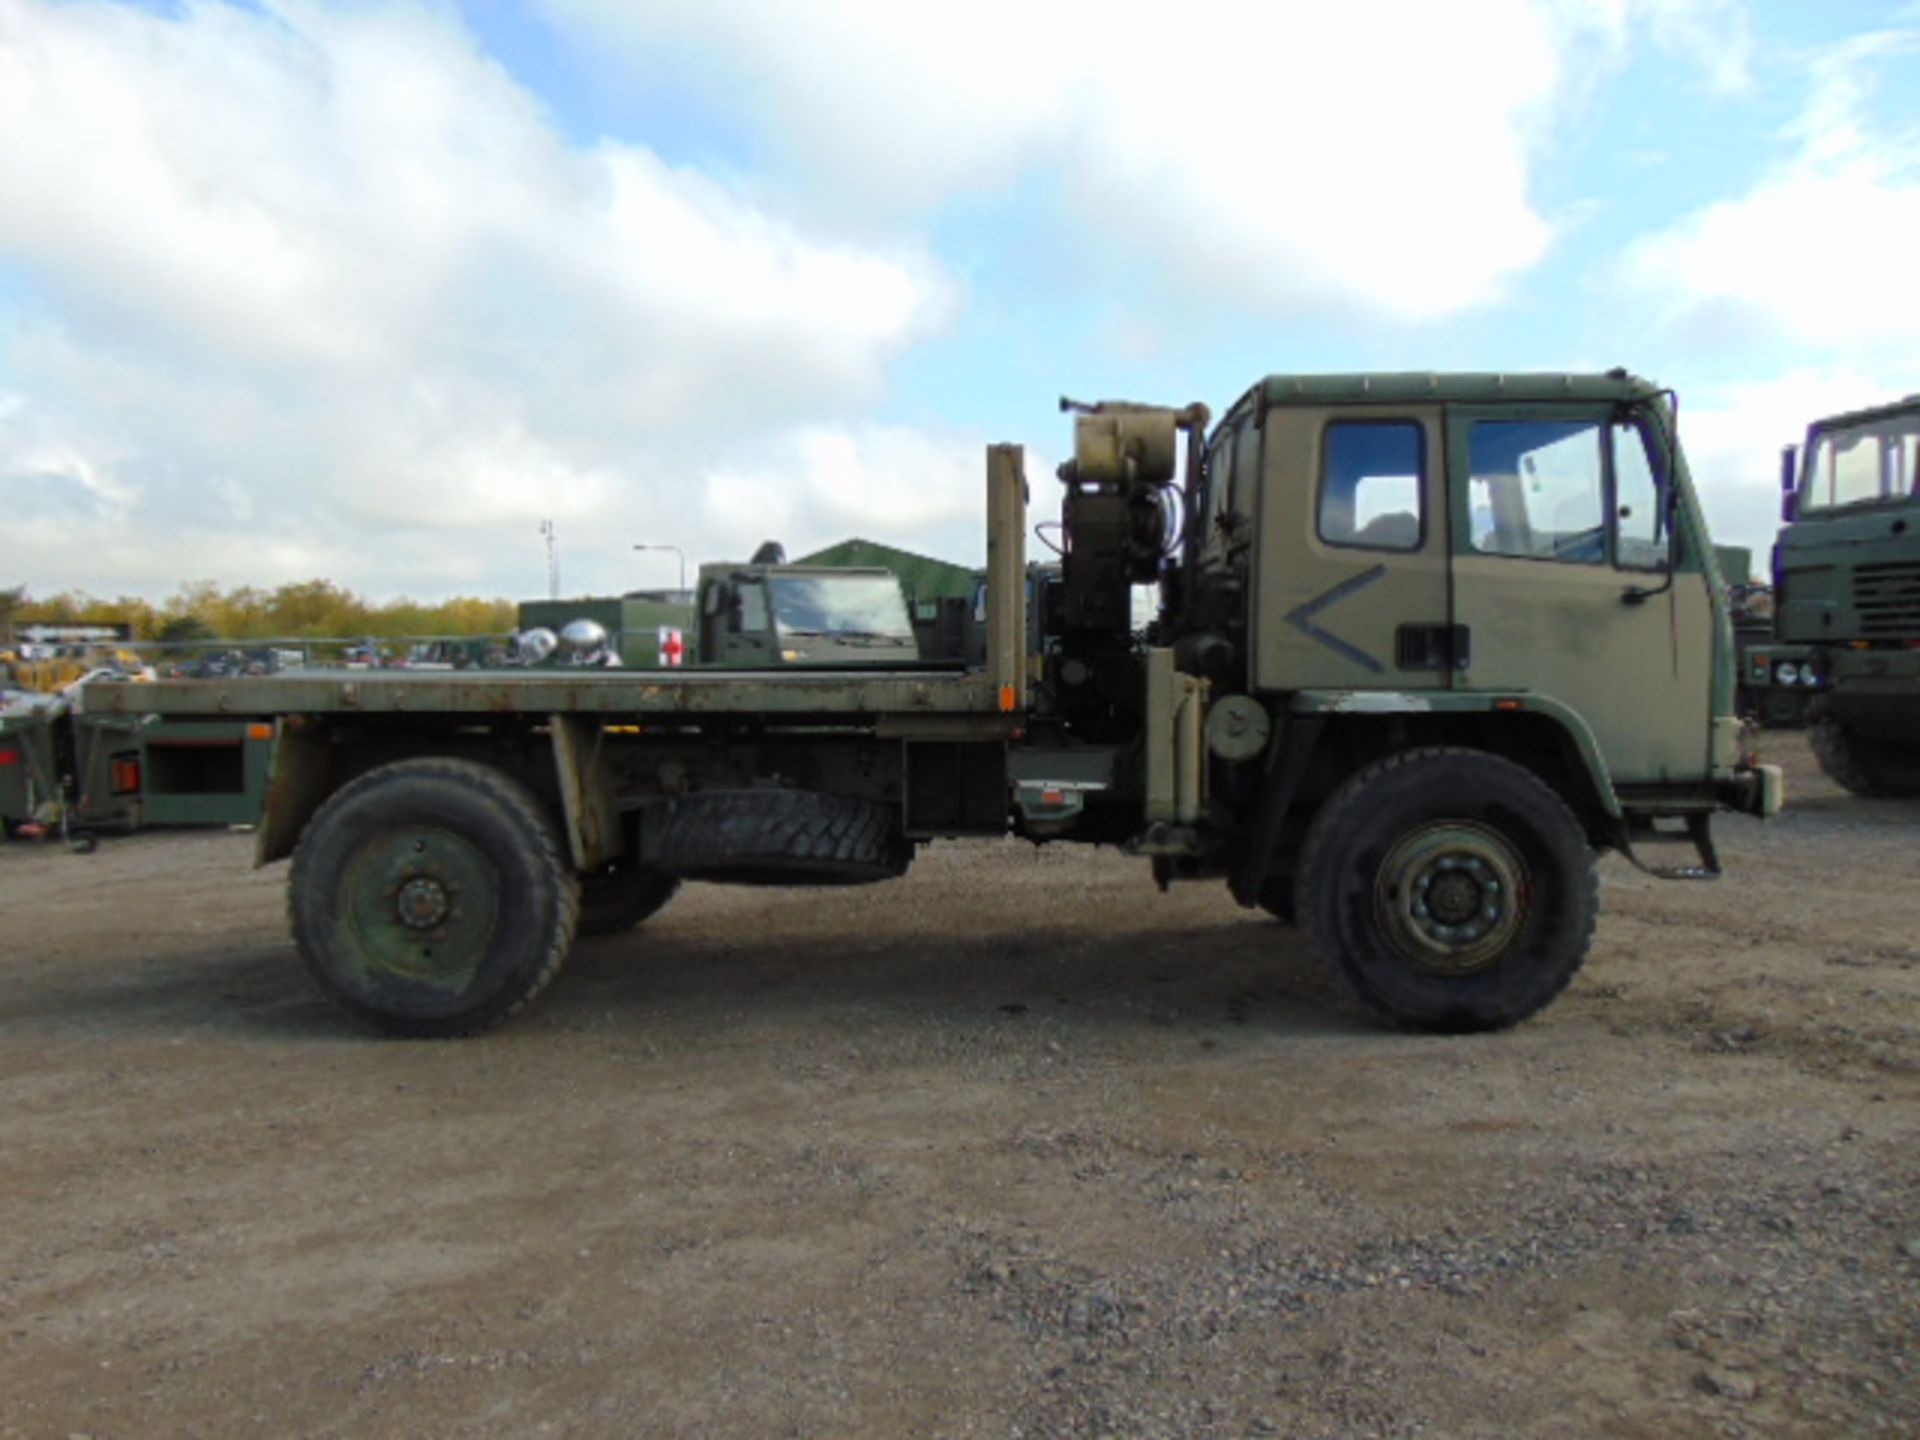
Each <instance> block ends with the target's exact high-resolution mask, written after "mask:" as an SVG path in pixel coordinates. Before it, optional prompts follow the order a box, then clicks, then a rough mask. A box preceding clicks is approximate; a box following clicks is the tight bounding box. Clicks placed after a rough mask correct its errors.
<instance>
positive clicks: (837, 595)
mask: <svg viewBox="0 0 1920 1440" xmlns="http://www.w3.org/2000/svg"><path fill="white" fill-rule="evenodd" d="M697 608H698V612H699V627H700V628H699V649H698V651H697V654H698V663H699V664H701V665H706V666H717V667H721V668H727V669H746V670H777V669H783V668H790V667H800V668H820V669H836V670H839V669H868V668H874V667H885V666H913V665H916V664H918V663H919V660H920V646H919V642H918V641H917V640H916V639H915V638H914V631H913V621H912V619H911V618H910V617H909V615H908V613H907V602H906V597H905V596H904V595H903V594H902V592H901V589H900V581H899V579H898V578H897V577H896V576H895V575H894V574H893V572H892V571H890V570H881V569H869V568H842V567H833V566H809V565H764V564H762V565H727V564H720V565H702V566H701V567H700V589H699V600H698V606H697Z"/></svg>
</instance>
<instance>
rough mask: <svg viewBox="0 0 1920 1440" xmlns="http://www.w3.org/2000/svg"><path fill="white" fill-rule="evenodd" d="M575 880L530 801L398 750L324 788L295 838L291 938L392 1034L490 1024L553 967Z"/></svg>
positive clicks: (512, 784) (321, 973)
mask: <svg viewBox="0 0 1920 1440" xmlns="http://www.w3.org/2000/svg"><path fill="white" fill-rule="evenodd" d="M579 904H580V895H579V884H578V881H577V879H576V878H575V876H574V873H573V867H572V866H571V864H570V863H568V861H567V859H566V858H565V857H564V855H563V854H562V850H561V845H560V841H559V838H558V837H557V836H556V835H555V833H554V829H553V825H552V823H551V822H550V820H549V818H548V816H547V814H546V812H545V811H544V810H542V809H541V807H540V805H539V803H538V802H537V801H536V800H535V799H534V797H533V796H532V795H531V794H530V793H529V792H528V791H527V789H526V787H525V786H523V785H521V784H520V783H519V782H518V781H517V780H514V779H513V778H512V777H510V776H508V775H505V774H503V773H501V772H500V771H498V770H494V769H491V768H489V767H488V766H485V765H476V764H474V763H472V762H471V761H466V760H447V759H425V760H403V761H399V762H397V763H395V764H391V765H383V766H382V767H380V768H379V769H378V770H373V771H369V772H368V773H367V774H365V775H362V776H360V777H359V778H358V779H357V780H355V781H353V782H352V783H351V784H349V785H347V786H345V787H344V788H343V789H341V790H340V791H339V792H338V793H337V794H335V795H334V796H333V797H332V798H331V799H329V800H328V801H327V803H326V804H325V805H323V806H321V807H320V810H319V812H318V813H317V814H315V816H314V817H313V819H312V820H311V821H309V822H308V824H307V828H306V832H305V833H304V834H303V835H302V836H301V837H300V846H299V848H298V849H297V850H296V851H295V852H294V856H293V871H292V875H291V877H290V879H289V882H288V907H289V909H290V910H291V911H292V919H293V934H294V939H295V941H296V942H297V944H298V945H299V948H300V956H301V958H302V959H303V960H304V961H305V962H306V965H307V970H308V971H309V973H310V974H311V975H312V976H313V979H314V982H315V983H316V984H317V985H319V987H320V988H321V990H323V991H324V992H325V993H326V994H327V996H328V997H329V998H330V999H332V1000H333V1001H335V1002H336V1003H337V1004H339V1005H340V1006H341V1007H343V1008H344V1009H346V1010H348V1011H350V1012H351V1013H352V1014H354V1015H356V1016H359V1017H360V1018H361V1019H363V1020H365V1021H367V1022H369V1023H371V1024H372V1025H374V1026H376V1027H378V1028H379V1029H382V1030H386V1031H388V1032H390V1033H393V1034H396V1035H415V1036H448V1035H466V1034H471V1033H473V1032H474V1031H478V1030H484V1029H486V1028H487V1027H489V1026H491V1025H497V1024H498V1023H500V1022H501V1021H502V1020H504V1019H506V1018H507V1017H508V1016H509V1015H511V1014H513V1013H514V1012H515V1011H516V1010H518V1009H520V1007H521V1006H523V1005H525V1004H526V1003H527V1002H528V1001H529V1000H531V999H532V998H533V997H534V996H535V995H536V994H538V993H539V992H540V991H541V990H542V989H543V988H544V987H545V986H546V985H547V983H548V982H549V981H550V980H552V979H553V977H554V975H555V974H556V973H558V971H559V969H560V964H561V962H562V961H563V960H564V959H565V958H566V955H567V951H568V950H569V949H570V948H571V946H572V944H573V934H574V926H575V923H576V922H577V919H578V916H579Z"/></svg>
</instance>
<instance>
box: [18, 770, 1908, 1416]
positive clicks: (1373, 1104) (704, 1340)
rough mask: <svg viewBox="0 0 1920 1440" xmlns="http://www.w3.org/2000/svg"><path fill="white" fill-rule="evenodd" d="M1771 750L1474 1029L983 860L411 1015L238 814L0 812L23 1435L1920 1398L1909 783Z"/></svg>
mask: <svg viewBox="0 0 1920 1440" xmlns="http://www.w3.org/2000/svg"><path fill="white" fill-rule="evenodd" d="M1769 748H1770V749H1772V750H1774V751H1777V752H1779V753H1778V754H1777V755H1774V756H1772V757H1770V758H1776V759H1781V760H1784V762H1785V763H1786V764H1787V765H1788V767H1789V771H1790V775H1791V781H1792V785H1791V793H1792V797H1793V809H1792V811H1791V813H1790V814H1789V815H1788V816H1787V817H1785V818H1784V819H1783V820H1781V821H1779V822H1775V823H1773V824H1771V825H1768V826H1765V827H1763V826H1760V825H1758V824H1755V823H1752V822H1746V821H1740V820H1729V821H1725V822H1723V823H1722V827H1721V834H1722V839H1723V845H1724V849H1725V852H1726V856H1727V861H1728V864H1729V868H1730V874H1729V877H1728V878H1727V879H1726V880H1724V881H1722V882H1720V883H1719V884H1716V885H1699V884H1696V885H1681V884H1666V883H1660V882H1656V881H1652V880H1648V879H1646V878H1644V877H1643V876H1641V875H1639V874H1638V873H1637V872H1635V871H1633V870H1631V869H1630V868H1628V867H1627V866H1625V865H1624V864H1622V863H1620V862H1619V861H1617V860H1609V861H1608V862H1607V864H1606V866H1605V871H1604V875H1605V886H1604V894H1605V898H1604V910H1603V915H1602V918H1601V922H1600V929H1599V934H1598V938H1597V940H1596V944H1595V948H1594V953H1593V956H1592V959H1591V960H1590V961H1589V963H1588V965H1587V967H1586V969H1585V970H1584V971H1583V973H1582V974H1581V976H1580V977H1579V978H1578V979H1577V980H1576V981H1575V982H1574V986H1573V988H1572V990H1571V991H1570V992H1569V994H1568V995H1567V996H1566V997H1564V998H1563V999H1562V1000H1561V1001H1560V1002H1558V1003H1557V1004H1556V1005H1555V1006H1553V1007H1552V1008H1551V1009H1549V1010H1548V1011H1547V1012H1546V1013H1545V1014H1544V1015H1542V1016H1541V1017H1539V1018H1538V1019H1536V1020H1534V1021H1532V1022H1530V1023H1529V1024H1527V1025H1524V1026H1522V1027H1520V1028H1519V1029H1517V1030H1515V1031H1512V1032H1510V1033H1507V1034H1504V1035H1496V1036H1490V1037H1477V1038H1471V1039H1430V1038H1413V1037H1407V1036H1400V1035H1392V1034H1386V1033H1382V1032H1380V1031H1377V1030H1373V1029H1370V1028H1368V1027H1366V1026H1365V1025H1364V1024H1362V1023H1361V1022H1359V1021H1358V1020H1357V1019H1356V1017H1355V1016H1354V1015H1353V1014H1352V1013H1351V1012H1350V1011H1348V1010H1347V1009H1345V1008H1344V1007H1343V1006H1342V1005H1341V1004H1340V1003H1338V1002H1337V1001H1336V1000H1335V998H1334V997H1333V995H1332V993H1331V992H1330V991H1329V989H1328V988H1327V987H1326V986H1325V985H1324V984H1323V983H1322V981H1321V979H1320V978H1319V975H1318V974H1317V972H1316V969H1315V967H1314V964H1313V961H1312V958H1311V956H1310V955H1309V954H1308V952H1307V950H1306V947H1305V946H1304V944H1303V943H1302V942H1301V940H1300V939H1299V938H1298V936H1297V935H1296V934H1295V933H1294V932H1293V931H1290V930H1287V929H1284V928H1282V927H1280V926H1278V925H1276V924H1274V923H1272V922H1271V921H1268V920H1266V919H1264V918H1263V917H1260V916H1258V915H1255V914H1250V913H1248V912H1244V911H1241V910H1239V909H1237V908H1236V907H1234V906H1233V905H1232V903H1231V902H1230V901H1229V900H1228V899H1227V898H1226V897H1225V895H1224V894H1223V893H1222V891H1221V890H1220V889H1219V888H1217V887H1213V886H1204V887H1203V886H1191V887H1185V888H1181V889H1176V890H1175V891H1174V893H1173V894H1171V895H1169V896H1161V895H1159V894H1157V893H1155V892H1154V890H1153V889H1152V887H1151V885H1150V884H1148V883H1147V879H1146V875H1145V872H1144V866H1143V865H1142V864H1141V863H1140V862H1135V861H1129V860H1127V859H1125V858H1123V857H1120V856H1117V855H1114V854H1111V853H1104V852H1082V851H1079V850H1077V849H1074V848H1070V847H1064V846H1061V847H1053V848H1050V849H1046V850H1039V851H1036V850H1033V849H1031V848H1029V847H1026V846H1023V845H1016V844H1004V845H1003V844H968V845H951V846H947V847H943V848H935V849H934V850H932V851H929V852H928V853H926V854H925V855H923V857H922V858H921V860H920V862H919V863H918V864H917V865H916V866H915V868H914V870H913V873H912V874H911V875H910V876H909V877H908V878H907V879H905V880H902V881H900V882H897V883H895V884H892V885H888V886H879V887H873V888H871V889H866V890H859V891H851V892H797V891H786V892H783V891H733V890H726V889H719V888H712V887H690V888H689V889H688V890H686V891H684V892H683V893H682V895H681V896H680V898H679V899H677V900H676V901H675V902H674V903H673V904H672V905H671V906H669V907H668V909H667V910H666V911H665V912H663V913H662V914H661V915H660V916H659V917H657V918H656V919H655V920H654V921H652V922H650V923H649V925H648V926H647V927H646V928H645V929H644V930H642V931H639V932H637V933H635V934H634V935H632V936H627V937H621V938H619V939H614V940H602V941H594V942H588V943H585V944H583V945H582V946H581V948H580V949H579V951H578V952H577V953H576V954H575V956H574V957H573V959H572V961H571V962H570V964H569V967H568V970H567V973H566V974H565V975H563V976H562V978H561V980H560V982H559V983H558V985H557V986H556V987H555V988H554V989H553V991H551V992H550V993H549V994H548V995H547V996H546V997H544V998H543V999H542V1000H541V1001H540V1002H539V1003H538V1004H537V1005H536V1006H535V1007H534V1008H533V1009H532V1010H531V1011H530V1012H528V1013H527V1014H526V1015H524V1016H522V1017H520V1018H519V1019H518V1020H516V1021H515V1022H514V1023H513V1024H512V1025H510V1026H509V1027H507V1028H506V1029H504V1030H502V1031H500V1032H497V1033H496V1034H494V1035H491V1036H488V1037H486V1038H483V1039H480V1040H477V1041H465V1042H457V1043H451V1044H432V1043H426V1044H420V1043H415V1044H409V1043H404V1042H396V1041H385V1040H379V1039H374V1038H369V1037H368V1036H366V1035H364V1034H362V1033H360V1032H357V1031H355V1030H354V1029H352V1028H351V1027H350V1026H348V1025H347V1024H346V1023H344V1022H343V1021H342V1019H341V1018H340V1017H339V1016H337V1015H336V1013H335V1012H334V1011H333V1010H331V1009H330V1008H329V1007H327V1006H326V1005H325V1004H324V1003H322V1002H321V1001H320V1000H319V999H318V998H317V997H316V995H315V993H314V992H313V991H312V989H311V988H310V987H309V985H308V984H307V982H306V980H305V977H304V976H303V974H302V973H301V971H300V969H299V965H298V963H297V960H296V958H295V956H294V953H293V949H292V946H291V944H290V943H289V942H288V940H287V938H286V935H285V928H284V916H283V894H282V891H283V886H284V882H285V874H284V869H283V868H282V867H276V868H274V869H272V870H268V871H262V872H257V873H256V872H250V871H249V870H248V869H247V868H246V863H247V857H248V847H249V843H250V842H249V840H248V839H247V837H244V836H235V835H225V834H217V835H204V834H175V835H159V834H155V835H145V836H139V837H134V838H130V839H125V840H115V841H109V842H108V843H107V844H105V845H104V846H103V847H102V849H101V851H100V852H99V853H98V854H97V855H94V856H92V857H89V858H84V859H82V858H69V857H66V856H64V855H60V854H58V853H55V852H54V851H53V850H52V849H51V848H50V847H44V846H30V845H24V844H14V845H10V846H4V847H0V951H3V952H4V955H5V959H6V983H7V989H6V998H5V1000H4V1001H0V1157H3V1158H0V1176H4V1183H0V1437H6V1440H14V1437H33V1440H38V1437H42V1436H49V1437H55V1440H62V1437H71V1436H75V1435H85V1436H90V1437H94V1440H108V1437H136V1436H137V1437H148V1436H168V1435H192V1436H220V1435H248V1436H254V1435H276V1436H277V1435H316V1436H325V1435H342V1436H346V1435H352V1436H361V1435H375V1436H413V1435H425V1436H496V1435H555V1436H574V1435H578V1436H630V1435H641V1434H645V1435H656V1434H659V1435H682V1434H684V1435H715V1436H745V1435H752V1436H761V1435H765V1436H775V1435H795V1436H805V1435H817V1436H845V1435H862V1434H870V1435H920V1434H926V1435H936V1434H938V1435H993V1436H1000V1435H1010V1436H1011V1435H1032V1436H1041V1435H1064V1434H1087V1435H1116V1436H1125V1435H1154V1436H1185V1435H1207V1436H1211V1435H1220V1436H1245V1435H1267V1434H1274V1435H1295V1436H1351V1435H1390V1436H1401V1435H1426V1436H1452V1435H1459V1436H1474V1435H1489V1436H1494V1435H1498V1436H1511V1435H1529V1436H1552V1435H1596V1434H1604V1435H1630V1436H1649V1437H1652V1436H1658V1437H1663V1440H1664V1437H1670V1436H1690V1435H1805V1436H1819V1437H1829V1436H1837V1435H1849V1436H1856V1435H1872V1434H1889V1435H1906V1436H1912V1435H1916V1434H1920V1329H1917V1327H1920V1185H1917V1184H1916V1181H1917V1180H1920V1146H1917V1145H1916V1143H1915V1142H1916V1130H1920V1112H1917V1110H1916V1100H1920V1043H1916V1042H1917V1041H1920V927H1917V926H1916V923H1915V921H1916V917H1917V916H1920V906H1917V905H1916V900H1915V895H1914V888H1913V870H1914V854H1915V847H1914V844H1913V839H1914V837H1915V834H1916V827H1920V804H1868V803H1866V802H1862V801H1857V800H1853V799H1851V798H1848V797H1846V796H1844V795H1842V794H1841V793H1839V792H1838V791H1836V790H1835V789H1834V788H1833V787H1832V786H1830V785H1828V784H1826V783H1825V782H1824V781H1823V780H1822V779H1821V778H1820V777H1819V775H1818V773H1817V772H1816V771H1815V770H1814V769H1813V768H1812V766H1811V764H1810V762H1809V760H1808V758H1807V755H1806V751H1805V747H1804V745H1803V743H1802V742H1801V741H1800V740H1799V739H1798V738H1797V737H1792V736H1785V737H1781V736H1770V737H1769Z"/></svg>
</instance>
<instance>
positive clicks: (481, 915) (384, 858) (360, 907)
mask: <svg viewBox="0 0 1920 1440" xmlns="http://www.w3.org/2000/svg"><path fill="white" fill-rule="evenodd" d="M342 880H343V890H342V899H343V901H344V902H345V912H346V913H345V917H344V918H345V929H346V933H347V937H348V938H347V940H346V942H345V943H344V945H343V949H342V965H343V967H345V968H347V969H348V970H350V971H351V972H352V973H354V974H355V975H356V977H357V978H358V980H359V982H360V983H361V984H363V985H366V986H367V987H369V988H370V989H371V990H378V989H379V987H382V986H385V985H387V984H391V983H396V982H400V983H420V984H427V985H432V986H434V987H436V988H440V989H444V990H446V991H447V992H448V993H450V994H457V993H459V992H461V991H462V990H463V989H464V988H465V987H466V986H467V984H468V983H469V982H470V981H471V980H472V979H473V977H474V976H475V974H476V973H477V971H478V967H479V965H480V963H481V961H482V959H483V958H484V957H485V955H486V954H487V953H488V949H489V947H490V946H491V945H492V943H493V936H494V933H495V927H496V925H497V923H498V917H499V908H500V902H499V895H498V886H499V876H498V871H497V869H496V867H495V866H494V865H493V863H492V862H491V861H490V860H489V859H488V858H487V856H486V855H485V853H484V852H483V851H482V850H481V849H480V848H479V847H478V846H477V845H475V844H474V843H473V842H472V840H470V839H469V838H467V837H465V836H463V835H461V834H459V833H457V832H456V831H454V830H452V829H450V828H446V827H442V826H437V825H401V826H396V827H394V828H392V829H390V830H387V831H385V832H383V833H381V834H379V835H376V836H374V837H372V838H371V839H369V840H368V841H367V842H366V843H365V844H364V845H363V846H362V847H361V848H360V850H359V852H358V853H357V854H356V855H355V856H354V858H353V860H352V862H351V864H350V865H349V866H348V868H347V870H346V873H345V875H344V876H343V877H342Z"/></svg>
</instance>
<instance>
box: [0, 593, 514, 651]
mask: <svg viewBox="0 0 1920 1440" xmlns="http://www.w3.org/2000/svg"><path fill="white" fill-rule="evenodd" d="M514 611H515V607H514V604H513V602H512V601H511V600H500V599H495V600H483V599H480V598H477V597H474V596H465V595H462V596H457V597H455V598H453V599H451V600H441V601H438V602H437V603H434V604H427V603H425V602H423V601H419V600H409V599H405V598H402V599H398V600H390V601H387V602H386V603H385V604H381V605H376V604H373V603H372V602H371V601H368V600H366V599H364V598H363V597H361V596H359V595H357V594H355V593H354V592H353V591H351V590H349V589H346V588H345V587H344V586H340V585H336V584H334V583H333V582H332V581H331V580H302V581H297V582H295V583H293V584H290V585H281V586H278V587H276V588H275V589H272V590H266V589H261V588H259V587H257V586H253V585H240V586H236V587H235V588H233V589H230V590H229V589H223V588H221V587H220V586H219V585H218V584H216V583H215V582H213V581H211V580H197V581H192V582H190V583H188V584H185V585H183V586H181V587H180V589H179V590H178V591H177V592H176V593H174V594H172V595H169V596H168V597H167V598H166V599H164V600H162V601H160V602H159V603H158V604H155V603H154V602H153V601H150V600H147V599H145V598H143V597H141V596H138V595H120V596H116V597H114V598H112V599H107V598H105V597H103V596H96V595H89V594H88V593H87V592H86V591H84V590H65V591H62V592H60V593H59V594H56V595H49V596H46V597H44V598H37V597H35V596H33V595H30V594H29V593H28V592H27V589H26V587H25V586H15V587H13V588H11V589H6V588H0V625H8V624H12V625H16V626H19V625H109V624H116V625H130V626H132V627H133V637H134V639H136V640H173V641H179V640H259V639H265V638H267V637H269V636H279V637H285V638H288V639H303V640H317V639H323V638H329V637H350V638H357V637H360V636H363V635H364V636H372V637H374V638H377V639H387V638H390V637H394V636H401V635H504V634H506V633H507V632H508V631H510V630H512V629H513V626H514Z"/></svg>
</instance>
